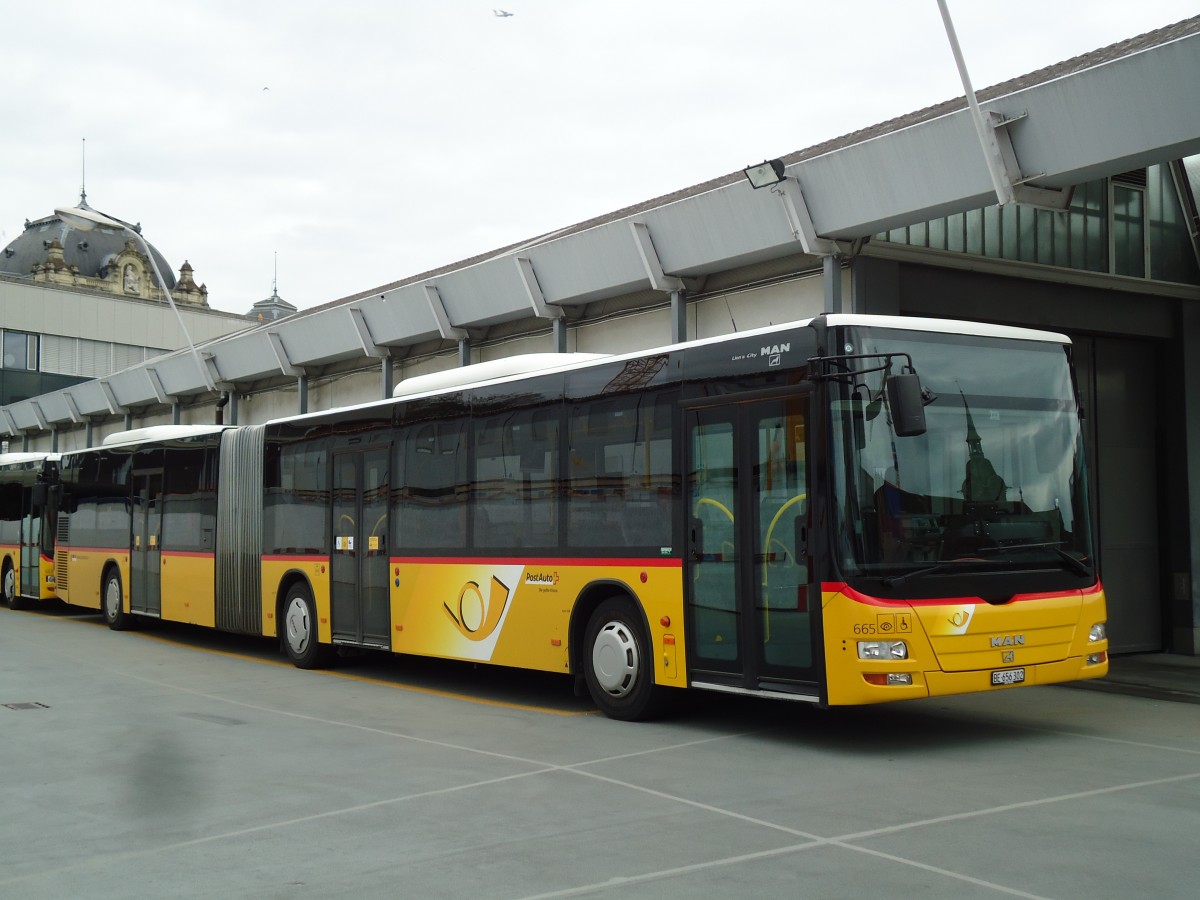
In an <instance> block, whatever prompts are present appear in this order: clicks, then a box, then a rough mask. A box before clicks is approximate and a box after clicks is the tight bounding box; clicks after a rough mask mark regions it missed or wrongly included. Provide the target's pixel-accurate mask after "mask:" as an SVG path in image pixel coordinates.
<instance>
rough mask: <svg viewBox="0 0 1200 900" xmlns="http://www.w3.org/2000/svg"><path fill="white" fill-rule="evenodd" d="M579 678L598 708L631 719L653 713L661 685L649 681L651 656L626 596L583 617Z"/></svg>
mask: <svg viewBox="0 0 1200 900" xmlns="http://www.w3.org/2000/svg"><path fill="white" fill-rule="evenodd" d="M583 650H584V660H583V666H584V679H585V680H586V681H587V686H588V693H590V694H591V696H592V701H593V702H594V703H595V704H596V706H598V707H599V708H600V711H601V712H602V713H604V714H605V715H606V716H608V717H609V718H612V719H621V720H624V721H636V720H638V719H649V718H652V717H653V716H655V715H657V714H658V713H659V712H660V711H661V709H662V706H663V699H664V698H663V688H660V687H658V686H656V685H655V684H654V660H653V658H652V657H651V654H650V641H649V639H648V638H647V637H646V632H645V629H644V628H643V627H642V624H641V622H640V621H639V617H638V615H637V611H636V610H635V609H634V607H633V605H632V604H631V603H629V602H628V601H626V600H620V599H616V598H612V599H609V600H605V601H604V602H603V603H601V604H600V605H599V606H598V607H596V611H595V612H594V613H592V617H591V618H590V619H589V620H588V626H587V631H586V637H585V638H584V648H583Z"/></svg>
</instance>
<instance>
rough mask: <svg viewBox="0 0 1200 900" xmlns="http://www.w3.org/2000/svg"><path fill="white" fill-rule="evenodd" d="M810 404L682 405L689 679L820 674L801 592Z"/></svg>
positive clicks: (800, 688) (782, 685) (738, 680)
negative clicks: (806, 425)
mask: <svg viewBox="0 0 1200 900" xmlns="http://www.w3.org/2000/svg"><path fill="white" fill-rule="evenodd" d="M807 402H808V398H807V396H803V397H798V398H792V399H786V400H785V399H778V400H764V401H758V402H753V403H741V404H737V405H725V406H713V407H705V408H698V409H692V410H688V411H687V435H688V436H687V454H688V459H687V472H688V480H687V509H688V511H689V523H688V534H687V537H688V554H687V560H688V561H687V573H686V584H687V587H686V591H687V604H688V614H689V622H690V626H691V628H690V634H691V640H690V644H689V648H688V652H689V658H690V659H691V663H692V665H691V669H692V674H693V676H694V677H693V679H692V680H693V681H696V682H702V683H710V682H711V683H715V684H720V685H724V686H729V687H739V688H747V689H751V690H761V689H776V690H785V691H795V692H799V693H805V692H806V691H807V690H808V689H809V688H808V686H809V685H812V684H815V682H816V681H817V680H818V679H817V675H816V670H815V661H814V660H815V654H814V647H815V641H816V634H815V631H816V629H815V628H814V627H813V626H812V620H811V616H812V613H811V612H810V608H809V597H808V591H809V566H808V548H807V542H808V507H809V503H808V490H807V466H806V464H805V430H804V411H805V408H806V406H807ZM814 602H819V600H818V599H817V598H814Z"/></svg>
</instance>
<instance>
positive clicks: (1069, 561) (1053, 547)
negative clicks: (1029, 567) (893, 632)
mask: <svg viewBox="0 0 1200 900" xmlns="http://www.w3.org/2000/svg"><path fill="white" fill-rule="evenodd" d="M1018 550H1049V551H1050V552H1051V553H1053V554H1054V555H1055V556H1057V557H1058V558H1059V559H1060V560H1061V561H1062V563H1063V565H1065V566H1066V567H1067V568H1068V569H1070V570H1071V571H1072V572H1074V573H1075V574H1076V575H1078V576H1079V577H1080V578H1086V577H1088V576H1091V575H1092V574H1093V572H1092V569H1091V567H1090V566H1088V565H1087V564H1086V563H1084V562H1083V561H1082V560H1079V559H1076V558H1075V557H1074V556H1072V555H1071V554H1070V553H1068V552H1067V551H1066V550H1064V549H1062V547H1060V546H1059V545H1058V544H1056V543H1051V542H1047V543H1040V544H1009V545H1007V546H1003V547H980V548H979V549H978V550H975V551H974V553H975V554H976V557H977V558H975V559H972V558H970V557H967V558H965V559H950V560H945V561H943V562H939V563H935V564H934V565H932V566H926V567H925V568H924V569H916V570H915V571H912V572H905V573H904V574H903V575H892V576H889V577H887V578H884V579H882V581H883V586H884V587H889V588H890V587H898V586H900V585H902V584H904V582H906V581H908V580H909V579H910V578H916V577H917V576H920V575H932V574H933V573H934V572H940V571H942V570H944V569H948V568H950V567H951V566H957V565H962V564H963V563H969V562H979V561H980V560H981V558H983V557H988V556H1000V555H1002V554H1005V553H1014V552H1016V551H1018Z"/></svg>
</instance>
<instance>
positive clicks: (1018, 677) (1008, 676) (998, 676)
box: [992, 669, 1025, 684]
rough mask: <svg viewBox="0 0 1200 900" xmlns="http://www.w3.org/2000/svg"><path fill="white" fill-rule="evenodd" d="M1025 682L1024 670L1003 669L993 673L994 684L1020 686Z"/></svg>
mask: <svg viewBox="0 0 1200 900" xmlns="http://www.w3.org/2000/svg"><path fill="white" fill-rule="evenodd" d="M1024 680H1025V670H1024V669H1003V670H1001V671H999V672H993V673H992V684H1020V683H1021V682H1022V681H1024Z"/></svg>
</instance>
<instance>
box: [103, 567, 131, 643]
mask: <svg viewBox="0 0 1200 900" xmlns="http://www.w3.org/2000/svg"><path fill="white" fill-rule="evenodd" d="M101 599H102V601H103V612H104V621H105V622H107V623H108V627H109V628H111V629H112V630H113V631H125V630H126V629H128V628H132V627H133V616H131V615H130V614H129V613H127V612H125V603H124V599H125V598H124V592H123V591H122V590H121V573H120V572H119V571H118V570H117V569H116V568H115V567H114V568H111V569H109V570H108V572H107V573H106V574H105V576H104V595H103V597H102V598H101Z"/></svg>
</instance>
